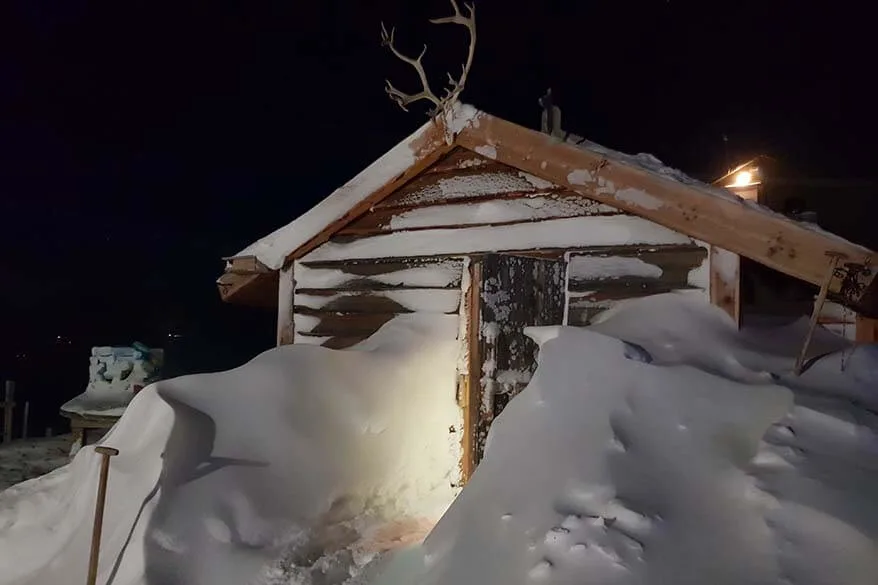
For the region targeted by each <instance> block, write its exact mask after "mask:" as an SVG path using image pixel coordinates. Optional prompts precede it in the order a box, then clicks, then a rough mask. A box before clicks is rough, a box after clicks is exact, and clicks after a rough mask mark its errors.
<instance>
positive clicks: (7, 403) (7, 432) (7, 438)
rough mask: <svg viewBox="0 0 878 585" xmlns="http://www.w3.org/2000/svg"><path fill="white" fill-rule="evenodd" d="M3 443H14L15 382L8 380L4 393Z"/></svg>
mask: <svg viewBox="0 0 878 585" xmlns="http://www.w3.org/2000/svg"><path fill="white" fill-rule="evenodd" d="M2 406H3V442H4V443H11V442H12V415H13V413H14V412H15V382H13V381H12V380H6V384H5V388H4V393H3V403H2Z"/></svg>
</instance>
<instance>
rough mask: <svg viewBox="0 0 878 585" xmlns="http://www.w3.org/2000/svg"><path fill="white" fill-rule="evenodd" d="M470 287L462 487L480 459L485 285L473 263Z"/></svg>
mask: <svg viewBox="0 0 878 585" xmlns="http://www.w3.org/2000/svg"><path fill="white" fill-rule="evenodd" d="M469 271H470V272H469V288H468V289H467V290H466V297H465V299H464V313H463V314H464V315H466V339H465V340H464V343H465V344H466V371H465V373H464V375H463V376H462V377H463V378H464V380H463V381H462V383H461V394H462V396H461V407H462V408H463V440H462V443H463V444H462V452H463V453H462V455H463V459H462V461H461V464H460V467H461V479H462V481H463V484H464V485H466V483H467V482H468V481H469V480H470V478H471V477H472V475H473V473H475V470H476V466H477V465H478V460H477V456H476V451H477V449H476V447H477V441H478V432H479V412H480V409H481V407H482V401H481V382H480V380H481V378H482V373H481V363H482V361H481V359H480V358H479V313H480V309H479V302H480V301H479V299H480V296H479V290H480V289H481V286H482V285H481V282H482V265H481V262H479V261H478V260H474V261H473V262H472V263H471V264H470V266H469Z"/></svg>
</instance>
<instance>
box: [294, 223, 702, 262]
mask: <svg viewBox="0 0 878 585" xmlns="http://www.w3.org/2000/svg"><path fill="white" fill-rule="evenodd" d="M691 242H692V240H691V239H690V238H689V237H687V236H685V235H682V234H680V233H677V232H673V231H671V230H668V229H666V228H663V227H661V226H659V225H657V224H655V223H653V222H650V221H647V220H645V219H642V218H639V217H634V216H631V215H614V216H611V217H588V216H584V217H571V218H564V219H551V220H546V221H539V222H530V223H520V224H513V225H506V226H486V227H484V226H483V227H462V228H459V229H427V230H421V231H407V232H398V233H394V234H380V235H375V236H366V237H361V238H358V239H357V240H356V242H354V243H351V242H346V243H339V242H337V241H333V242H332V243H331V245H327V246H323V247H321V248H320V249H318V250H315V251H314V252H313V253H312V254H311V255H310V256H309V257H308V261H309V262H315V261H330V260H331V261H340V260H347V261H352V260H356V259H360V258H377V257H397V258H400V257H407V256H411V255H418V256H463V255H467V256H469V255H472V254H477V253H491V252H512V251H517V250H529V251H534V250H556V249H565V248H566V249H574V248H587V247H589V246H594V245H605V246H622V245H630V244H638V245H641V246H658V245H668V244H690V243H691ZM297 278H298V277H297Z"/></svg>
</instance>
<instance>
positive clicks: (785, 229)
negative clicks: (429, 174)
mask: <svg viewBox="0 0 878 585" xmlns="http://www.w3.org/2000/svg"><path fill="white" fill-rule="evenodd" d="M457 141H458V144H459V145H461V146H463V147H465V148H468V149H470V150H472V151H475V152H479V151H484V150H485V149H491V151H492V153H496V157H495V158H496V160H498V161H500V162H503V163H505V164H507V165H510V166H514V167H516V168H518V169H520V170H523V171H526V172H529V173H532V174H533V175H536V176H538V177H540V178H542V179H545V180H547V181H552V182H554V183H556V184H559V185H563V186H566V187H569V188H570V189H572V190H574V191H576V192H578V193H581V194H582V195H584V196H586V197H590V198H592V199H594V200H596V201H599V202H601V203H605V204H607V205H612V206H614V207H617V208H619V209H622V210H624V211H627V212H629V213H632V214H635V215H638V216H641V217H644V218H646V219H649V220H651V221H654V222H656V223H658V224H661V225H663V226H665V227H668V228H670V229H673V230H677V231H679V232H682V233H685V234H688V235H689V236H692V237H694V238H697V239H699V240H703V241H705V242H708V243H710V244H713V245H716V246H719V247H722V248H724V249H726V250H729V251H730V252H733V253H735V254H739V255H741V256H745V257H747V258H751V259H752V260H755V261H756V262H759V263H761V264H764V265H766V266H768V267H770V268H773V269H775V270H778V271H780V272H783V273H785V274H788V275H790V276H793V277H795V278H798V279H800V280H804V281H806V282H809V283H811V284H815V285H820V284H822V282H823V281H824V280H825V275H826V269H827V266H828V261H827V256H826V253H827V252H837V253H840V254H842V255H843V256H844V260H843V263H844V264H845V265H846V266H847V267H849V268H851V267H852V268H856V266H857V265H861V266H866V267H869V266H871V265H872V264H875V263H876V261H878V257H876V255H875V253H874V252H872V251H871V250H868V249H866V248H863V247H861V246H858V245H856V244H853V243H851V242H848V241H847V240H844V239H842V238H840V237H838V236H835V235H833V234H830V233H827V232H824V231H822V230H819V229H817V228H815V227H811V226H806V225H804V224H801V223H798V222H795V221H792V220H790V219H788V218H786V217H784V216H782V215H780V214H777V213H774V212H772V211H770V210H768V209H766V208H763V207H759V206H757V205H755V204H752V203H747V202H744V201H743V200H741V199H740V198H737V197H736V196H734V195H733V194H731V193H729V192H727V191H725V190H717V189H715V188H711V187H709V186H707V185H700V184H697V183H694V182H693V183H684V182H681V181H680V180H678V179H676V178H675V177H674V176H673V175H668V174H664V173H660V172H658V171H656V170H650V169H647V168H645V167H643V166H638V165H636V164H632V163H631V161H630V160H628V159H626V158H624V157H622V156H613V155H612V154H611V153H609V152H608V151H601V150H600V149H596V148H595V149H588V148H579V147H576V146H574V145H571V144H566V143H563V142H561V141H559V140H558V139H556V138H553V137H551V136H548V135H545V134H541V133H539V132H535V131H532V130H528V129H527V128H523V127H521V126H518V125H516V124H513V123H510V122H507V121H505V120H502V119H500V118H495V117H493V116H490V115H487V114H484V113H480V114H479V115H478V117H477V118H476V119H475V120H474V121H473V122H472V124H470V125H469V126H467V127H466V128H464V129H463V130H462V131H461V133H460V135H459V136H458V139H457ZM629 158H630V157H629ZM873 281H874V274H872V273H868V274H866V273H860V274H859V276H858V277H857V282H856V288H858V289H859V290H858V291H857V292H854V293H853V294H850V295H849V298H848V299H847V301H846V302H847V303H848V304H850V305H855V306H857V308H858V310H860V311H863V312H869V313H878V298H876V299H874V301H873V302H869V303H868V305H866V304H865V301H868V300H869V299H868V298H865V300H864V297H869V296H870V295H868V294H864V293H863V291H866V292H867V293H868V289H869V288H870V285H872V284H873ZM841 284H842V283H841V281H840V279H839V278H838V277H836V278H834V279H833V283H832V285H831V287H830V289H831V292H832V293H835V294H836V295H837V294H838V293H839V291H840V290H841ZM876 296H878V295H876Z"/></svg>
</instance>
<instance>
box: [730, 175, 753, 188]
mask: <svg viewBox="0 0 878 585" xmlns="http://www.w3.org/2000/svg"><path fill="white" fill-rule="evenodd" d="M752 182H753V173H751V172H750V171H741V172H740V173H738V174H737V175H735V182H734V183H732V184H733V185H734V186H735V187H746V186H747V185H749V184H751V183H752Z"/></svg>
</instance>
